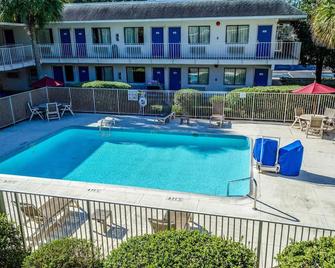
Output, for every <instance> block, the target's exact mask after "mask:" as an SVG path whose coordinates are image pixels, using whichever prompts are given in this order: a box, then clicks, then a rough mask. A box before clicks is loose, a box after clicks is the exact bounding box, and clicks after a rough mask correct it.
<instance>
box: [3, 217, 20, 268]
mask: <svg viewBox="0 0 335 268" xmlns="http://www.w3.org/2000/svg"><path fill="white" fill-rule="evenodd" d="M25 256H26V251H25V249H24V247H23V241H22V239H21V235H20V232H19V230H18V228H16V227H15V225H14V224H13V223H11V222H9V221H8V219H7V216H6V215H4V214H0V267H3V268H16V267H20V266H21V263H22V260H23V258H24V257H25Z"/></svg>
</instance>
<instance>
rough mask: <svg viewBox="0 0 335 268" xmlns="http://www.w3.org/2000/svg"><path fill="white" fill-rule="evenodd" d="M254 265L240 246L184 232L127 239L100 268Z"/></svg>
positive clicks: (226, 267) (253, 257) (166, 232)
mask: <svg viewBox="0 0 335 268" xmlns="http://www.w3.org/2000/svg"><path fill="white" fill-rule="evenodd" d="M254 266H255V255H254V253H253V252H252V251H251V250H250V249H248V248H246V247H245V246H244V245H242V244H241V243H238V242H233V241H231V240H224V239H222V238H219V237H215V236H211V235H209V234H207V233H200V232H199V231H186V230H183V231H164V232H158V233H156V234H152V235H144V236H139V237H134V238H130V239H129V240H128V241H127V242H124V243H122V244H121V245H120V247H118V248H117V249H115V250H113V251H112V252H111V254H110V255H109V256H108V257H107V259H106V261H105V263H104V268H112V267H194V268H196V267H225V268H230V267H245V268H247V267H250V268H251V267H254Z"/></svg>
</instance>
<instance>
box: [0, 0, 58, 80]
mask: <svg viewBox="0 0 335 268" xmlns="http://www.w3.org/2000/svg"><path fill="white" fill-rule="evenodd" d="M63 3H64V0H14V1H13V0H0V18H1V20H2V21H6V22H20V23H25V24H27V29H28V34H29V35H30V38H31V42H32V47H33V53H34V58H35V62H36V69H37V74H38V76H39V77H41V75H42V74H41V69H42V68H41V64H40V57H39V54H38V50H37V48H36V42H37V41H36V33H37V30H38V29H43V27H45V26H46V25H47V24H48V23H49V22H52V21H57V20H59V19H60V18H61V15H62V10H63Z"/></svg>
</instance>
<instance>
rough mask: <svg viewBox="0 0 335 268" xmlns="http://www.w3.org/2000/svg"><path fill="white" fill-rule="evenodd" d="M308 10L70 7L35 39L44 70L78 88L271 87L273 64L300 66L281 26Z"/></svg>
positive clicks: (181, 4)
mask: <svg viewBox="0 0 335 268" xmlns="http://www.w3.org/2000/svg"><path fill="white" fill-rule="evenodd" d="M303 18H305V14H304V13H302V12H301V11H299V10H297V9H296V8H294V7H292V6H290V5H289V4H288V3H287V2H285V1H284V0H210V1H205V0H198V1H189V0H188V1H179V0H176V1H173V0H170V1H143V2H141V1H136V2H108V3H90V4H66V5H65V6H64V10H63V15H62V19H61V20H60V21H57V22H53V23H51V24H50V25H48V26H47V27H46V28H45V29H44V30H42V31H40V33H39V36H38V39H39V40H38V41H39V45H38V53H39V54H40V58H41V63H42V66H43V71H44V74H45V75H48V76H51V77H54V78H55V79H56V80H60V81H63V82H64V83H65V84H67V85H78V84H80V83H82V82H85V81H89V80H116V81H125V82H128V83H130V84H132V85H133V86H134V87H138V88H143V87H145V85H146V83H148V82H150V81H151V80H157V81H159V82H160V83H161V85H162V87H163V88H164V89H170V90H177V89H180V88H197V89H201V90H230V89H232V88H236V87H244V86H254V85H255V86H264V85H270V84H271V80H272V79H271V73H272V70H273V69H274V66H275V65H276V64H297V63H298V61H299V56H300V47H301V44H300V42H296V41H292V40H282V38H281V35H279V34H278V33H279V29H280V27H282V25H284V24H287V23H290V21H292V20H299V19H303Z"/></svg>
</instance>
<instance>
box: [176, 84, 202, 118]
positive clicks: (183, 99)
mask: <svg viewBox="0 0 335 268" xmlns="http://www.w3.org/2000/svg"><path fill="white" fill-rule="evenodd" d="M200 100H201V92H200V91H198V90H195V89H192V88H184V89H180V90H178V91H176V93H175V94H174V105H173V107H172V111H173V112H175V113H176V114H177V115H182V114H186V115H192V114H194V110H195V107H196V106H197V105H199V104H200Z"/></svg>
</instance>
